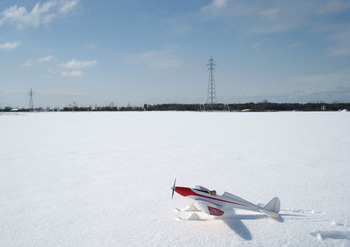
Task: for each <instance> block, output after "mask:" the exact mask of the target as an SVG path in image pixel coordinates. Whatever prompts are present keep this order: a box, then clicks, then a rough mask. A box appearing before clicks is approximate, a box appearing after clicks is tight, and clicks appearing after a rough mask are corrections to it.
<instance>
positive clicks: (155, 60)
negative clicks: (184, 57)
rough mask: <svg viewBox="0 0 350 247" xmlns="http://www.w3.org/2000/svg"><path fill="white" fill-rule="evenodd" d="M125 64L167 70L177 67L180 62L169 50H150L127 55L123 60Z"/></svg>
mask: <svg viewBox="0 0 350 247" xmlns="http://www.w3.org/2000/svg"><path fill="white" fill-rule="evenodd" d="M125 63H127V64H146V65H148V66H149V67H150V68H152V69H168V68H175V67H179V66H180V64H181V61H180V60H179V59H178V58H177V56H176V55H175V52H174V51H172V50H170V49H164V50H150V51H145V52H142V53H138V54H132V55H129V56H128V57H127V58H126V59H125Z"/></svg>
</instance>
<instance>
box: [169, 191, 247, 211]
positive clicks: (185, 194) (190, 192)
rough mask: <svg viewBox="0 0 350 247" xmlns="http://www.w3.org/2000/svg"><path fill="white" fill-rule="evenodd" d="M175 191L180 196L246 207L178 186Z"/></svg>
mask: <svg viewBox="0 0 350 247" xmlns="http://www.w3.org/2000/svg"><path fill="white" fill-rule="evenodd" d="M175 191H176V192H177V193H179V194H180V195H182V196H199V197H204V198H208V199H212V200H215V201H220V202H227V203H231V204H236V205H240V206H244V207H248V206H247V205H244V204H240V203H237V202H231V201H226V200H222V199H219V198H215V197H214V196H213V197H211V196H205V195H201V194H198V193H196V192H194V191H193V190H192V189H191V188H188V187H180V186H177V187H175Z"/></svg>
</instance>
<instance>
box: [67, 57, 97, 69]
mask: <svg viewBox="0 0 350 247" xmlns="http://www.w3.org/2000/svg"><path fill="white" fill-rule="evenodd" d="M97 64H98V61H97V60H92V61H76V60H75V59H73V60H72V61H69V62H67V63H64V64H61V67H63V68H66V69H83V68H88V67H94V66H96V65H97Z"/></svg>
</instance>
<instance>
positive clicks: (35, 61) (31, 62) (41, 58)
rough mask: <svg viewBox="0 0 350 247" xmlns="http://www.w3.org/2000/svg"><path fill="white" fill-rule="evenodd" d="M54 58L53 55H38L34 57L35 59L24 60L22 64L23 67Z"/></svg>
mask: <svg viewBox="0 0 350 247" xmlns="http://www.w3.org/2000/svg"><path fill="white" fill-rule="evenodd" d="M54 59H55V57H54V56H46V57H40V58H38V59H35V60H27V61H25V62H24V63H23V64H22V66H24V67H29V66H32V65H34V64H36V63H43V62H51V61H53V60H54Z"/></svg>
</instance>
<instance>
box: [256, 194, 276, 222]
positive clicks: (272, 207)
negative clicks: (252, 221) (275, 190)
mask: <svg viewBox="0 0 350 247" xmlns="http://www.w3.org/2000/svg"><path fill="white" fill-rule="evenodd" d="M280 207H281V202H280V199H279V198H278V197H275V198H273V199H272V200H271V201H269V202H268V203H267V204H266V205H265V206H264V207H263V208H260V209H259V210H260V212H262V213H264V214H266V215H268V216H271V217H275V218H277V217H279V214H278V213H279V212H280Z"/></svg>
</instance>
